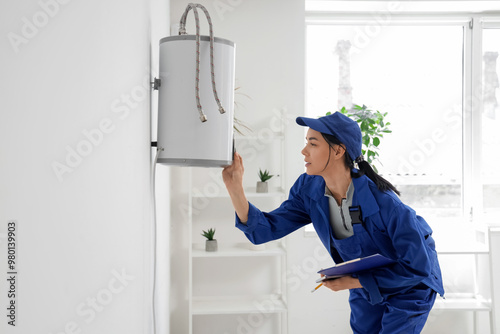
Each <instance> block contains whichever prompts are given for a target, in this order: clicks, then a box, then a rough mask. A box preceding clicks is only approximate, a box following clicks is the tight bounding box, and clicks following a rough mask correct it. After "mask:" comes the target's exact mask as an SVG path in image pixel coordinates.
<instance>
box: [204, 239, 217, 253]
mask: <svg viewBox="0 0 500 334" xmlns="http://www.w3.org/2000/svg"><path fill="white" fill-rule="evenodd" d="M205 250H206V251H207V252H216V251H217V239H213V240H207V241H206V242H205Z"/></svg>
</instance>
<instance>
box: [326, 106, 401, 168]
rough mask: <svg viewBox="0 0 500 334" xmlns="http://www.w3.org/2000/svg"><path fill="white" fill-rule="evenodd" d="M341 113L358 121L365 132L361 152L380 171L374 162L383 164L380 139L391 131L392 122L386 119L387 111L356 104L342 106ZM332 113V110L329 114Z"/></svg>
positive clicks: (363, 132) (362, 131)
mask: <svg viewBox="0 0 500 334" xmlns="http://www.w3.org/2000/svg"><path fill="white" fill-rule="evenodd" d="M340 112H341V113H343V114H344V115H346V116H347V117H349V118H352V119H353V120H355V121H356V122H358V124H359V127H360V129H361V133H362V134H363V139H362V140H363V147H362V149H361V153H363V156H364V157H365V158H366V161H368V162H369V163H370V165H372V167H373V169H374V170H375V172H377V173H378V170H377V167H376V166H375V165H374V164H373V163H374V162H375V161H377V162H378V163H380V164H381V162H380V160H379V158H378V157H379V154H378V146H379V145H380V139H381V138H383V137H384V133H391V132H392V131H391V130H389V125H391V123H390V122H386V121H385V119H384V118H385V116H387V112H385V113H381V112H380V111H378V110H375V111H373V110H371V109H368V107H367V106H365V105H364V104H363V105H362V106H359V105H357V104H355V105H354V106H353V108H352V109H346V108H345V107H342V110H340ZM329 114H331V113H330V112H328V113H327V115H329Z"/></svg>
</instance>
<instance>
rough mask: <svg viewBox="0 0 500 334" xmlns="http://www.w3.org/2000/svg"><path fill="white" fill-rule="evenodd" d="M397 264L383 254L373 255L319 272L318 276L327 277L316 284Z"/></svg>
mask: <svg viewBox="0 0 500 334" xmlns="http://www.w3.org/2000/svg"><path fill="white" fill-rule="evenodd" d="M393 263H396V261H394V260H391V259H389V258H387V257H385V256H383V255H381V254H378V253H377V254H373V255H370V256H366V257H362V258H358V259H354V260H350V261H346V262H342V263H339V264H337V265H335V266H333V267H330V268H327V269H322V270H320V271H318V274H322V275H325V276H323V277H321V278H320V279H318V280H316V283H321V282H323V281H327V280H331V279H336V278H339V277H342V276H348V275H352V274H358V273H361V272H364V271H369V270H371V269H375V268H379V267H385V266H388V265H390V264H393Z"/></svg>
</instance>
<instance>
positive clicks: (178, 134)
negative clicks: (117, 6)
mask: <svg viewBox="0 0 500 334" xmlns="http://www.w3.org/2000/svg"><path fill="white" fill-rule="evenodd" d="M193 5H196V6H198V7H199V8H201V7H202V6H201V5H197V4H190V6H192V7H189V6H188V8H187V9H186V12H185V13H184V15H183V19H184V27H185V16H186V15H187V12H188V11H189V9H193V11H196V8H195V7H194V6H193ZM202 9H203V10H204V11H205V14H207V19H208V20H209V23H210V27H211V21H210V19H209V16H208V13H207V12H206V10H205V9H204V8H202ZM196 18H197V19H198V15H197V14H196ZM182 23H183V22H182V19H181V30H182V29H183V26H182ZM198 29H199V22H197V35H187V34H180V35H178V36H170V37H165V38H163V39H161V40H160V82H161V84H160V86H159V88H158V91H159V101H158V143H157V145H158V148H161V149H162V151H161V152H160V153H159V157H158V162H159V163H163V164H169V165H178V166H201V167H223V166H227V165H230V164H231V163H232V161H233V151H234V143H233V120H234V62H235V45H234V43H233V42H231V41H229V40H226V39H222V38H217V37H213V35H212V29H211V28H210V32H211V34H210V35H211V36H200V35H199V30H198Z"/></svg>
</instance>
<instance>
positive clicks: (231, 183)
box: [222, 152, 245, 194]
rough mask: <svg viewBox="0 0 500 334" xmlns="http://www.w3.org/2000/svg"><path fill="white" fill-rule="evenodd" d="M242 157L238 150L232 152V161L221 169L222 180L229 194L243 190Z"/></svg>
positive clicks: (243, 169)
mask: <svg viewBox="0 0 500 334" xmlns="http://www.w3.org/2000/svg"><path fill="white" fill-rule="evenodd" d="M244 171H245V168H244V167H243V159H242V158H241V155H239V154H238V152H234V160H233V163H232V164H231V165H229V166H227V167H225V168H224V169H223V170H222V180H223V181H224V184H225V185H226V188H227V191H228V192H229V194H231V193H232V192H235V191H236V192H237V191H240V190H243V173H244Z"/></svg>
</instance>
